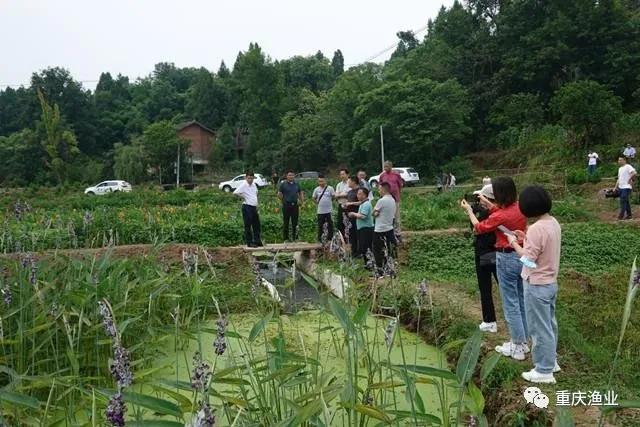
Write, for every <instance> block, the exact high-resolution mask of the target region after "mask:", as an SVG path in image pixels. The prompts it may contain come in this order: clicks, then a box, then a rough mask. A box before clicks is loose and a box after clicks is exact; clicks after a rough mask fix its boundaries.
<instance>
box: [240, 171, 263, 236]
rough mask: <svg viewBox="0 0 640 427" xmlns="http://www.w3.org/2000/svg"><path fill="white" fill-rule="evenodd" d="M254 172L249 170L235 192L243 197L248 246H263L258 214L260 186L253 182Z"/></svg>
mask: <svg viewBox="0 0 640 427" xmlns="http://www.w3.org/2000/svg"><path fill="white" fill-rule="evenodd" d="M254 178H255V177H254V175H253V172H251V171H247V172H246V174H245V181H244V182H243V183H242V184H240V187H238V188H236V190H235V191H234V192H233V194H235V195H236V196H238V197H240V198H241V199H242V220H243V221H244V241H245V243H246V244H247V246H249V247H252V248H256V247H258V246H262V240H261V239H260V217H259V216H258V186H257V185H256V184H255V183H254V182H253V180H254Z"/></svg>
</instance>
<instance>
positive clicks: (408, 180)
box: [369, 168, 420, 188]
mask: <svg viewBox="0 0 640 427" xmlns="http://www.w3.org/2000/svg"><path fill="white" fill-rule="evenodd" d="M392 170H393V171H394V172H395V173H398V174H400V177H401V178H402V181H404V185H406V186H408V187H410V186H412V185H416V184H417V183H418V182H420V176H419V175H418V172H416V170H415V169H414V168H393V169H392ZM381 174H382V172H380V173H379V174H378V175H376V176H372V177H371V178H369V185H370V186H371V188H376V187H378V181H379V180H380V175H381Z"/></svg>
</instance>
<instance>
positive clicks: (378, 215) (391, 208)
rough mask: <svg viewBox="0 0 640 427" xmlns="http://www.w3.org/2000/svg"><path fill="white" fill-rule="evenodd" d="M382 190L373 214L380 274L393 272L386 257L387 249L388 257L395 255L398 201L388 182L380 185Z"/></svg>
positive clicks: (374, 246) (374, 250)
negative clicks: (387, 268) (394, 228)
mask: <svg viewBox="0 0 640 427" xmlns="http://www.w3.org/2000/svg"><path fill="white" fill-rule="evenodd" d="M378 190H379V191H380V199H378V201H377V202H376V206H375V207H374V208H373V216H374V218H375V226H374V230H373V231H374V233H373V255H374V257H375V260H376V270H377V274H378V275H381V276H382V275H385V274H387V273H390V274H392V275H393V272H392V271H391V272H387V271H384V270H385V266H386V265H387V263H388V259H385V250H386V253H387V257H389V256H391V257H395V248H396V238H395V234H394V232H393V226H394V221H393V220H394V219H395V216H396V201H395V199H394V198H393V196H391V189H390V187H389V184H388V183H386V182H383V183H381V184H380V185H379V186H378Z"/></svg>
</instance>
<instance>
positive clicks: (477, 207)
mask: <svg viewBox="0 0 640 427" xmlns="http://www.w3.org/2000/svg"><path fill="white" fill-rule="evenodd" d="M464 199H465V200H466V201H467V203H469V206H471V210H473V213H475V214H477V213H478V212H480V211H481V210H482V205H481V204H480V196H478V195H477V194H473V193H471V194H468V193H465V194H464Z"/></svg>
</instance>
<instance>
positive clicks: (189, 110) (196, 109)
mask: <svg viewBox="0 0 640 427" xmlns="http://www.w3.org/2000/svg"><path fill="white" fill-rule="evenodd" d="M221 80H222V79H220V78H217V77H214V76H213V75H212V74H211V73H210V72H209V71H207V70H205V69H204V68H202V69H201V70H200V72H199V73H198V76H197V77H196V79H195V81H194V83H193V85H192V86H191V87H190V88H189V91H188V92H187V104H186V114H187V115H188V116H189V117H191V118H192V119H195V120H198V121H200V122H202V123H203V124H204V125H205V126H207V127H210V128H212V129H217V128H218V127H219V126H220V125H222V123H224V121H225V120H226V118H227V111H228V105H229V92H228V91H227V88H226V87H225V86H224V85H223V83H222V81H221Z"/></svg>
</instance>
